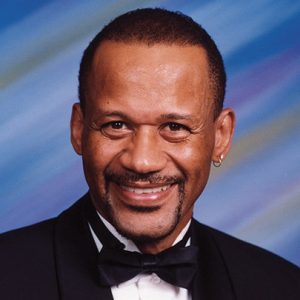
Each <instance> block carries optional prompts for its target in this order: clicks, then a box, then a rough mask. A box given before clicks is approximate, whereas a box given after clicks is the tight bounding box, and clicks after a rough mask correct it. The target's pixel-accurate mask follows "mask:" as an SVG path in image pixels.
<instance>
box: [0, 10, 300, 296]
mask: <svg viewBox="0 0 300 300" xmlns="http://www.w3.org/2000/svg"><path fill="white" fill-rule="evenodd" d="M225 81H226V76H225V71H224V66H223V62H222V58H221V56H220V53H219V51H218V49H217V48H216V46H215V44H214V42H213V41H212V39H211V38H210V36H209V35H208V34H207V33H206V32H205V31H204V30H203V29H202V28H201V26H199V25H198V24H196V23H195V22H194V21H193V20H192V19H190V18H189V17H187V16H184V15H182V14H179V13H173V12H168V11H165V10H162V9H142V10H136V11H133V12H129V13H127V14H124V15H122V16H120V17H118V18H117V19H115V20H114V21H112V22H111V23H110V24H109V25H107V26H106V27H105V28H104V29H103V30H102V31H101V32H100V33H99V34H98V35H97V36H96V37H95V38H94V40H93V41H92V42H91V43H90V45H89V46H88V48H87V49H86V50H85V53H84V55H83V58H82V62H81V66H80V74H79V97H80V104H79V103H77V104H75V105H74V106H73V112H72V119H71V141H72V144H73V147H74V149H75V151H76V152H77V153H78V154H79V155H81V156H82V159H83V167H84V172H85V176H86V180H87V182H88V185H89V189H90V190H89V192H88V194H87V195H85V196H84V197H83V198H82V199H80V200H79V201H78V202H77V203H76V204H75V205H74V206H72V207H71V208H69V209H68V210H66V211H65V212H63V213H62V214H61V215H60V216H58V217H57V218H54V219H52V220H48V221H45V222H42V223H40V224H36V225H33V226H30V227H27V228H23V229H19V230H16V231H12V232H10V233H6V234H4V235H2V236H1V239H0V247H1V248H0V249H1V250H0V251H1V258H0V259H1V261H0V262H1V271H0V272H1V277H0V295H1V299H30V300H34V299H117V300H120V299H164V300H165V299H181V300H183V299H185V300H187V299H243V300H244V299H246V300H247V299H249V300H250V299H299V297H300V273H299V269H298V268H297V267H296V266H294V265H292V264H290V263H288V262H287V261H285V260H283V259H282V258H279V257H277V256H275V255H273V254H271V253H268V252H267V251H264V250H262V249H259V248H257V247H255V246H252V245H249V244H247V243H244V242H242V241H239V240H237V239H235V238H232V237H229V236H227V235H226V234H223V233H221V232H218V231H216V230H214V229H212V228H208V227H206V226H204V225H201V224H199V223H198V222H197V221H195V220H194V219H193V218H192V215H193V206H194V203H195V201H196V199H197V198H198V196H199V195H201V193H202V191H203V189H204V187H205V185H206V183H207V180H208V177H209V172H210V166H211V163H213V164H215V165H216V166H219V165H220V164H221V163H222V161H223V160H224V159H225V157H226V155H227V153H228V151H229V148H230V144H231V139H232V134H233V129H234V123H235V117H234V112H233V111H232V110H231V109H223V99H224V94H225Z"/></svg>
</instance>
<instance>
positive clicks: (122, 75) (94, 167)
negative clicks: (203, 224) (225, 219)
mask: <svg viewBox="0 0 300 300" xmlns="http://www.w3.org/2000/svg"><path fill="white" fill-rule="evenodd" d="M88 90H89V92H88V95H87V103H86V108H85V113H84V114H82V112H81V110H80V108H79V105H75V106H74V110H73V120H72V129H73V132H75V133H73V137H72V138H73V140H72V142H73V145H74V147H75V149H76V151H77V153H79V154H81V155H82V157H83V164H84V171H85V176H86V179H87V182H88V185H89V187H90V192H91V195H92V198H93V201H94V203H95V205H96V207H97V209H98V210H99V211H100V213H101V214H102V215H103V216H104V217H105V218H106V219H107V220H108V221H110V222H111V223H112V224H113V225H114V226H115V227H116V228H117V229H118V230H119V231H120V232H121V233H122V234H123V235H125V236H127V237H129V238H132V239H133V240H136V241H154V240H159V239H162V238H165V237H166V236H169V235H170V234H171V235H172V234H173V235H174V234H175V233H176V234H177V233H179V231H180V230H181V229H182V228H183V227H184V226H185V225H186V224H187V222H188V220H189V219H190V218H191V216H192V210H193V205H194V202H195V201H196V199H197V197H198V196H199V195H200V194H201V192H202V191H203V189H204V187H205V185H206V182H207V180H208V176H209V170H210V164H211V160H212V156H213V153H214V148H215V137H216V126H215V122H214V120H213V109H214V106H213V99H212V97H213V94H212V91H211V90H210V84H209V74H208V62H207V59H206V53H205V51H204V50H203V49H202V48H200V47H196V46H185V47H182V46H176V45H171V46H168V45H163V44H157V45H154V46H151V47H148V46H147V45H143V44H139V43H137V44H133V43H131V44H125V43H117V42H104V43H103V44H102V45H101V46H100V47H99V49H98V50H97V52H96V54H95V58H94V62H93V67H92V70H91V74H90V77H89V86H88ZM176 234H175V235H174V236H176Z"/></svg>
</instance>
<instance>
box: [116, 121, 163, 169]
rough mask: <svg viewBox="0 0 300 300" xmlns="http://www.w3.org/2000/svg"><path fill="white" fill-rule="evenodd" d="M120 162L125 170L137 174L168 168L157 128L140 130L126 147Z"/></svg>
mask: <svg viewBox="0 0 300 300" xmlns="http://www.w3.org/2000/svg"><path fill="white" fill-rule="evenodd" d="M120 161H121V164H122V166H123V168H125V169H127V170H130V171H133V172H135V173H140V174H146V173H154V172H159V171H161V170H162V169H163V168H164V167H165V166H166V163H167V157H166V155H165V153H164V151H163V143H162V142H161V141H160V138H159V134H158V133H157V131H156V130H155V128H151V126H149V127H145V128H139V129H138V130H137V131H136V132H135V134H134V135H133V136H132V138H131V141H130V142H128V144H127V145H126V149H124V151H123V153H122V155H121V157H120Z"/></svg>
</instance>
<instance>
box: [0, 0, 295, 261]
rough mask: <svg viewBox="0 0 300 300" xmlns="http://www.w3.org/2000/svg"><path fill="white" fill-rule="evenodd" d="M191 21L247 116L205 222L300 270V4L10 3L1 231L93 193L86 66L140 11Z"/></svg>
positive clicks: (5, 15) (1, 33) (3, 72)
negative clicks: (112, 23) (86, 171)
mask: <svg viewBox="0 0 300 300" xmlns="http://www.w3.org/2000/svg"><path fill="white" fill-rule="evenodd" d="M146 6H152V7H153V6H160V7H165V8H169V9H172V10H180V11H182V12H184V13H186V14H188V15H191V16H192V17H193V18H194V19H195V20H196V21H198V22H199V23H200V24H202V25H203V26H204V27H205V28H206V29H207V30H208V32H209V33H210V34H211V35H212V36H213V37H214V39H215V40H216V43H217V44H218V46H219V48H220V50H221V52H222V53H223V55H224V59H225V65H226V68H227V72H228V78H229V81H228V89H227V91H228V92H227V97H226V104H227V106H231V107H233V108H234V109H235V110H236V112H237V117H238V121H237V132H236V136H235V141H234V145H233V150H232V152H231V155H230V156H229V158H228V159H227V160H226V162H225V164H224V165H223V166H222V167H221V168H219V169H215V170H213V172H212V176H211V180H210V182H209V184H208V186H207V189H206V190H205V192H204V193H203V195H202V196H201V198H200V199H199V201H198V203H197V206H196V210H195V215H196V217H197V218H198V219H200V220H201V221H202V222H205V223H207V224H209V225H212V226H214V227H217V228H219V229H221V230H224V231H226V232H229V233H231V234H233V235H235V236H238V237H240V238H242V239H245V240H248V241H250V242H253V243H256V244H258V245H261V246H263V247H265V248H267V249H270V250H272V251H274V252H276V253H278V254H280V255H282V256H283V257H286V258H287V259H289V260H291V261H293V262H295V263H297V264H298V265H300V217H299V216H300V118H299V116H300V76H299V75H300V38H299V37H300V30H299V28H300V18H299V17H300V2H299V1H293V0H290V1H288V0H282V1H280V0H277V1H275V0H273V1H271V0H253V1H230V0H224V1H200V0H199V1H186V0H185V1H184V0H177V1H176V0H172V1H171V0H169V1H134V0H127V1H104V0H103V1H92V0H85V1H75V0H73V1H72V0H57V1H47V0H44V1H42V0H40V1H38V0H27V1H23V0H11V1H8V0H7V1H1V4H0V57H1V61H0V88H1V102H0V122H1V132H0V145H1V146H0V186H1V190H0V231H6V230H9V229H12V228H16V227H20V226H23V225H27V224H31V223H33V222H37V221H39V220H42V219H44V218H49V217H51V216H55V215H56V214H58V213H59V212H60V211H61V210H63V209H65V208H66V207H68V206H69V205H70V204H71V203H72V202H74V200H75V199H76V198H78V197H79V196H81V195H82V194H83V193H84V192H85V191H86V190H87V186H86V183H85V181H84V177H83V173H82V168H81V160H80V157H78V156H76V155H75V154H74V152H73V150H72V148H71V145H70V142H69V117H70V112H71V105H72V103H73V102H75V101H77V73H78V64H79V61H80V57H81V54H82V51H83V49H84V48H85V46H86V45H87V43H88V41H89V40H90V39H91V38H92V37H93V35H94V34H95V33H96V32H97V31H99V29H100V28H101V27H102V26H103V25H104V24H105V23H107V22H108V21H109V20H110V19H112V18H113V17H114V16H116V15H118V14H120V13H122V12H125V11H127V10H129V9H134V8H137V7H146Z"/></svg>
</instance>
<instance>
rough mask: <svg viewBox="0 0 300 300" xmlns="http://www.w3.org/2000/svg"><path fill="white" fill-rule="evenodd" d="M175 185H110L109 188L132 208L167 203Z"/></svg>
mask: <svg viewBox="0 0 300 300" xmlns="http://www.w3.org/2000/svg"><path fill="white" fill-rule="evenodd" d="M176 186H177V184H156V185H154V184H151V185H150V184H148V185H145V184H136V185H135V184H130V185H126V186H120V185H118V184H116V183H113V182H112V183H111V188H113V189H114V192H116V193H117V196H118V198H119V199H120V200H121V201H122V202H125V204H127V205H132V206H160V205H162V204H163V203H164V202H165V201H168V199H169V197H170V196H171V194H173V193H174V192H175V189H176Z"/></svg>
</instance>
